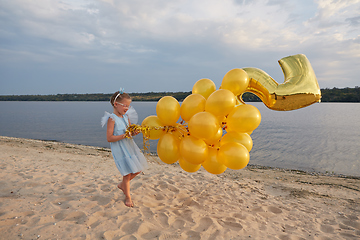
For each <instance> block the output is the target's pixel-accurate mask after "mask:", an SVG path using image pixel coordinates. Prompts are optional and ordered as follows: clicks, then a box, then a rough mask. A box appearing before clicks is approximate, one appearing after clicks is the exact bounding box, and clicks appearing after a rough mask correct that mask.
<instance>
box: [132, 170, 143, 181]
mask: <svg viewBox="0 0 360 240" xmlns="http://www.w3.org/2000/svg"><path fill="white" fill-rule="evenodd" d="M140 173H141V171H140V172H137V173H131V177H130V180H133V178H134V177H136V176H137V175H139V174H140Z"/></svg>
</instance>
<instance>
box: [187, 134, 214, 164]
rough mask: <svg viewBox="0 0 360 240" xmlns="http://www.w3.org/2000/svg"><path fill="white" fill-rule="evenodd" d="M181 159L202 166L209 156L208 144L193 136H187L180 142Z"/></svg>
mask: <svg viewBox="0 0 360 240" xmlns="http://www.w3.org/2000/svg"><path fill="white" fill-rule="evenodd" d="M180 155H181V157H182V158H183V159H184V160H186V161H188V162H189V163H192V164H201V163H202V162H204V161H205V160H206V158H207V156H208V147H207V145H206V143H205V142H204V141H203V140H201V139H198V138H195V137H193V136H186V137H184V138H183V139H182V140H181V142H180Z"/></svg>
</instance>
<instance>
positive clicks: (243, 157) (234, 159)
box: [218, 142, 250, 170]
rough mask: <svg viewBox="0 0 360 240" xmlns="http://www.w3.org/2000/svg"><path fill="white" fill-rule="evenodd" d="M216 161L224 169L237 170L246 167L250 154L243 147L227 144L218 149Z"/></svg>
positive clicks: (236, 144)
mask: <svg viewBox="0 0 360 240" xmlns="http://www.w3.org/2000/svg"><path fill="white" fill-rule="evenodd" d="M218 159H219V161H220V162H221V163H222V164H224V165H225V166H226V167H228V168H230V169H233V170H239V169H242V168H244V167H246V166H247V165H248V163H249V160H250V154H249V151H248V150H247V149H246V147H245V146H244V145H242V144H240V143H236V142H229V143H226V144H224V145H222V146H221V147H220V150H219V153H218Z"/></svg>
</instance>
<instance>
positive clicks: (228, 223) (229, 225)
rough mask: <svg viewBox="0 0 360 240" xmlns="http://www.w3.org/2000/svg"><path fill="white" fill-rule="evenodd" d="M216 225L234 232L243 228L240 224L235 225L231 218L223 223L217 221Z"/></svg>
mask: <svg viewBox="0 0 360 240" xmlns="http://www.w3.org/2000/svg"><path fill="white" fill-rule="evenodd" d="M218 223H219V224H220V225H221V226H223V227H225V228H230V229H232V230H235V231H240V230H241V229H243V226H242V225H241V224H240V223H237V222H236V220H235V219H233V218H226V219H225V221H223V220H218Z"/></svg>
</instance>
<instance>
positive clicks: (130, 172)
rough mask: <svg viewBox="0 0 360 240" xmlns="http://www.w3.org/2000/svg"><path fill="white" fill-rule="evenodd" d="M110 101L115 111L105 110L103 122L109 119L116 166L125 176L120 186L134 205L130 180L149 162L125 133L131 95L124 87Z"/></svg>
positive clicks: (126, 197) (128, 204) (127, 200)
mask: <svg viewBox="0 0 360 240" xmlns="http://www.w3.org/2000/svg"><path fill="white" fill-rule="evenodd" d="M110 103H111V105H112V106H113V108H114V112H113V113H112V114H109V113H107V112H105V116H104V117H103V119H102V123H103V125H104V124H105V123H106V120H107V131H106V138H107V141H108V142H110V147H111V153H112V155H113V158H114V160H115V164H116V167H117V168H118V170H119V171H120V173H121V175H122V176H123V180H122V182H121V183H119V184H118V188H119V189H121V190H122V191H123V192H124V194H125V205H126V206H128V207H133V206H134V204H133V202H132V200H131V196H130V180H132V179H133V178H134V177H136V176H137V175H138V174H139V173H140V172H141V171H143V170H144V169H145V168H147V162H146V158H145V156H144V155H143V154H142V153H141V151H140V149H139V147H138V146H137V145H136V144H135V142H134V140H133V139H132V138H128V137H126V134H125V131H126V129H127V127H128V126H129V125H130V124H131V123H130V120H129V117H128V115H127V114H126V112H127V111H128V110H129V108H130V104H131V98H130V96H129V95H128V94H127V93H124V92H123V89H120V91H117V92H115V93H114V94H113V95H112V97H111V100H110ZM135 134H138V133H135Z"/></svg>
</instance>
